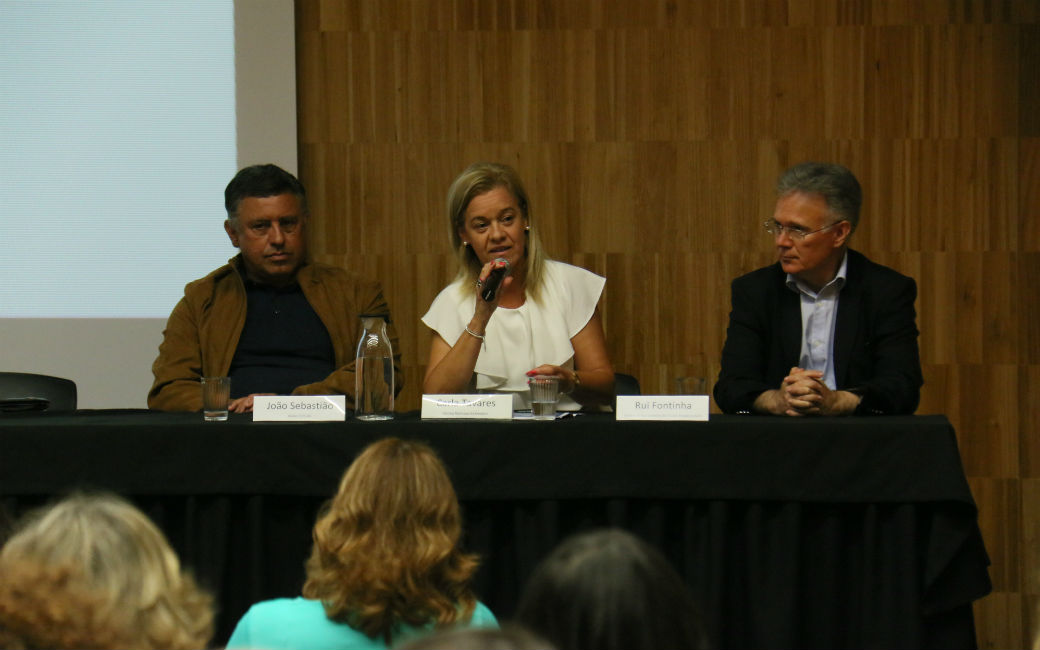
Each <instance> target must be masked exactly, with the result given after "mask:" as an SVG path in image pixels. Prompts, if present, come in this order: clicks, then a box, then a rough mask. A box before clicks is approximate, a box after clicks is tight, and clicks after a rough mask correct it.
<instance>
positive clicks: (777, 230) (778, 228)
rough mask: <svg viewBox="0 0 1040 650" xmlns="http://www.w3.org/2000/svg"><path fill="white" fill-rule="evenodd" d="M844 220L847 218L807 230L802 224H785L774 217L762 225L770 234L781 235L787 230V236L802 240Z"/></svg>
mask: <svg viewBox="0 0 1040 650" xmlns="http://www.w3.org/2000/svg"><path fill="white" fill-rule="evenodd" d="M842 221H845V220H844V219H841V220H839V221H835V222H834V223H832V224H830V225H828V226H824V227H823V228H817V229H816V230H806V229H805V228H802V227H801V226H783V225H781V224H779V223H777V222H776V221H775V220H773V219H770V220H768V221H766V222H764V223H763V224H762V225H763V226H765V228H766V232H768V233H769V234H771V235H773V236H774V237H779V236H780V235H782V234H784V231H787V236H788V237H790V238H791V239H795V240H802V239H805V238H806V237H808V236H809V235H815V234H816V233H818V232H823V231H824V230H828V229H830V228H833V227H834V226H837V225H838V224H839V223H841V222H842Z"/></svg>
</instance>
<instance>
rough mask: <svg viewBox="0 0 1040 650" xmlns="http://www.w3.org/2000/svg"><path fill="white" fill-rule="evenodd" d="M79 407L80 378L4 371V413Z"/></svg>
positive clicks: (0, 399) (0, 392) (0, 388)
mask: <svg viewBox="0 0 1040 650" xmlns="http://www.w3.org/2000/svg"><path fill="white" fill-rule="evenodd" d="M75 410H76V382H74V381H72V380H70V379H62V378H61V377H51V376H50V375H35V374H32V373H27V372H0V413H24V412H27V411H75Z"/></svg>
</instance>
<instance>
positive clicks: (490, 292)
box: [480, 266, 509, 302]
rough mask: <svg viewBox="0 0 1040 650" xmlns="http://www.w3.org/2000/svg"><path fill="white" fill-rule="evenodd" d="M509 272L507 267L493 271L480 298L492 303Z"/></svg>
mask: <svg viewBox="0 0 1040 650" xmlns="http://www.w3.org/2000/svg"><path fill="white" fill-rule="evenodd" d="M508 270H509V269H508V267H505V266H500V267H498V268H494V269H491V274H490V275H488V279H487V280H486V281H485V282H484V289H483V291H481V292H480V297H481V298H483V299H484V302H492V301H493V300H494V299H495V294H497V293H498V286H499V285H500V284H502V279H503V278H505V277H506V272H507V271H508Z"/></svg>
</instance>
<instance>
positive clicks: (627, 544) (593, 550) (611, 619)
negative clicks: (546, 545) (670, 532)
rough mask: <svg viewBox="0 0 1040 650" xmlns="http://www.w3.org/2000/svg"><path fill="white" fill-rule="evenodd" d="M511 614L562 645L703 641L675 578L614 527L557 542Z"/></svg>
mask: <svg viewBox="0 0 1040 650" xmlns="http://www.w3.org/2000/svg"><path fill="white" fill-rule="evenodd" d="M516 619H517V620H518V621H519V622H520V623H522V624H524V625H526V626H528V627H529V628H531V629H532V630H534V631H535V632H536V633H538V634H541V635H542V636H544V637H545V638H546V639H548V640H549V641H550V642H552V643H553V644H555V645H556V646H557V647H558V648H561V650H659V649H660V648H706V647H708V642H707V635H706V631H705V625H704V620H703V618H702V616H701V613H700V610H699V608H698V607H697V605H696V603H695V602H694V600H693V596H692V595H691V594H690V591H689V589H688V588H687V587H686V585H685V584H684V583H683V581H682V579H681V578H680V577H679V575H678V574H677V573H676V572H675V570H674V569H673V568H672V566H671V565H670V564H669V563H668V561H667V560H666V559H665V558H664V556H662V555H661V554H660V553H659V552H658V551H657V550H656V549H654V548H653V547H651V546H650V545H648V544H647V543H645V542H643V541H642V540H640V539H639V538H637V537H635V536H633V535H631V534H629V533H627V532H624V531H621V530H601V531H595V532H590V533H584V534H580V535H576V536H573V537H570V538H568V539H566V540H564V542H563V543H561V544H560V545H559V546H558V547H556V549H555V550H554V551H553V552H552V553H550V554H549V556H548V557H547V558H546V559H545V560H543V561H542V562H541V564H539V566H538V568H537V569H535V572H534V575H533V576H532V577H531V579H530V580H529V581H528V583H527V586H526V587H525V589H524V593H523V595H522V596H521V598H520V603H519V605H518V607H517V611H516Z"/></svg>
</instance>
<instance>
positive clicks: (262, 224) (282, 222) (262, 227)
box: [245, 217, 300, 237]
mask: <svg viewBox="0 0 1040 650" xmlns="http://www.w3.org/2000/svg"><path fill="white" fill-rule="evenodd" d="M273 221H277V222H278V230H280V231H281V232H282V234H283V235H291V234H293V233H294V232H296V229H297V228H299V227H300V217H282V218H280V219H274V220H273ZM273 221H272V220H271V219H259V220H257V221H254V222H252V223H250V224H249V225H248V226H246V227H245V231H246V232H248V233H249V234H250V235H251V236H253V237H265V236H267V233H268V232H270V230H271V224H272V223H273Z"/></svg>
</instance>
